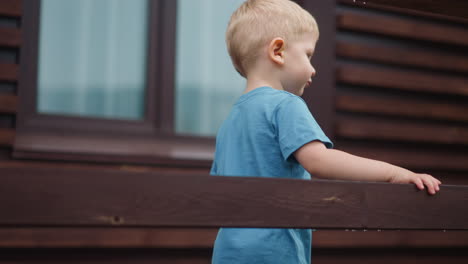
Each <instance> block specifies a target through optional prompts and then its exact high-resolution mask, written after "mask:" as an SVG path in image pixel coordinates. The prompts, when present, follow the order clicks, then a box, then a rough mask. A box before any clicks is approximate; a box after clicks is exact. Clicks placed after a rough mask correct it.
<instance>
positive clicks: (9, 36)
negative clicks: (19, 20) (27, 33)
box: [0, 27, 21, 48]
mask: <svg viewBox="0 0 468 264" xmlns="http://www.w3.org/2000/svg"><path fill="white" fill-rule="evenodd" d="M20 45H21V32H20V30H19V29H16V28H1V27H0V46H4V47H13V48H17V47H19V46H20Z"/></svg>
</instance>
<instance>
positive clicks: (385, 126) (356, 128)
mask: <svg viewBox="0 0 468 264" xmlns="http://www.w3.org/2000/svg"><path fill="white" fill-rule="evenodd" d="M336 135H337V136H339V137H344V138H352V139H378V140H398V141H409V142H425V143H441V144H461V145H467V144H468V126H460V125H440V124H430V123H427V122H414V121H411V120H410V121H390V120H385V119H377V118H367V117H344V116H340V117H338V118H337V121H336Z"/></svg>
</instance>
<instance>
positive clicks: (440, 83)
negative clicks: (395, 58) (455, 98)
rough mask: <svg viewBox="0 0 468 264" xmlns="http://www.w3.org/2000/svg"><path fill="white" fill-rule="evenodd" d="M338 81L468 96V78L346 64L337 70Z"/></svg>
mask: <svg viewBox="0 0 468 264" xmlns="http://www.w3.org/2000/svg"><path fill="white" fill-rule="evenodd" d="M337 80H338V81H340V82H344V83H349V84H355V85H368V86H376V87H382V88H390V89H401V90H408V91H417V92H430V93H440V94H454V95H463V96H468V85H467V83H468V78H461V77H451V76H450V77H449V76H445V75H443V74H438V75H435V74H427V73H421V72H417V71H408V70H394V69H382V68H379V67H370V66H361V65H357V64H355V65H350V64H344V65H340V66H339V67H338V69H337Z"/></svg>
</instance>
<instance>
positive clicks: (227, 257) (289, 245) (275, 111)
mask: <svg viewBox="0 0 468 264" xmlns="http://www.w3.org/2000/svg"><path fill="white" fill-rule="evenodd" d="M314 140H319V141H322V142H323V143H325V144H326V145H327V146H328V147H331V146H332V144H331V142H330V140H329V139H328V138H327V137H326V136H325V134H324V133H323V132H322V130H321V129H320V127H319V126H318V124H317V123H316V122H315V120H314V119H313V117H312V115H311V114H310V112H309V110H308V108H307V106H306V104H305V102H304V101H303V100H302V99H301V98H300V97H298V96H296V95H293V94H291V93H289V92H286V91H280V90H275V89H273V88H271V87H259V88H257V89H255V90H253V91H251V92H249V93H246V94H244V95H242V96H241V97H240V98H239V100H238V101H237V103H236V104H235V105H234V106H233V109H232V111H231V113H230V115H229V116H228V118H227V119H226V121H225V122H224V123H223V125H222V126H221V128H220V130H219V132H218V136H217V140H216V154H215V160H214V162H213V167H212V170H211V174H213V175H224V176H260V177H278V178H296V179H304V180H306V179H310V174H309V173H307V172H306V171H305V170H304V168H303V167H302V166H301V165H300V164H299V163H298V162H297V161H296V160H295V158H294V156H293V155H292V153H294V151H296V150H297V149H298V148H299V147H301V146H303V145H304V144H305V143H307V142H310V141H314ZM273 191H274V190H272V192H273ZM264 199H268V197H265V198H264ZM310 244H311V231H310V230H308V229H247V228H224V229H221V230H220V232H219V234H218V237H217V240H216V243H215V248H214V254H213V263H310Z"/></svg>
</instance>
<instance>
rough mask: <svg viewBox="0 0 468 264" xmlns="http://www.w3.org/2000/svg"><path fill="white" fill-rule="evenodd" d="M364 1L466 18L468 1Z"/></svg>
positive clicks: (467, 15)
mask: <svg viewBox="0 0 468 264" xmlns="http://www.w3.org/2000/svg"><path fill="white" fill-rule="evenodd" d="M359 2H363V1H362V0H361V1H359ZM364 2H366V4H380V5H385V6H392V7H399V8H406V9H412V10H418V11H424V12H430V13H434V14H442V15H448V16H454V17H461V18H465V19H468V2H466V1H464V0H444V1H437V0H429V1H428V0H366V1H364Z"/></svg>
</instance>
